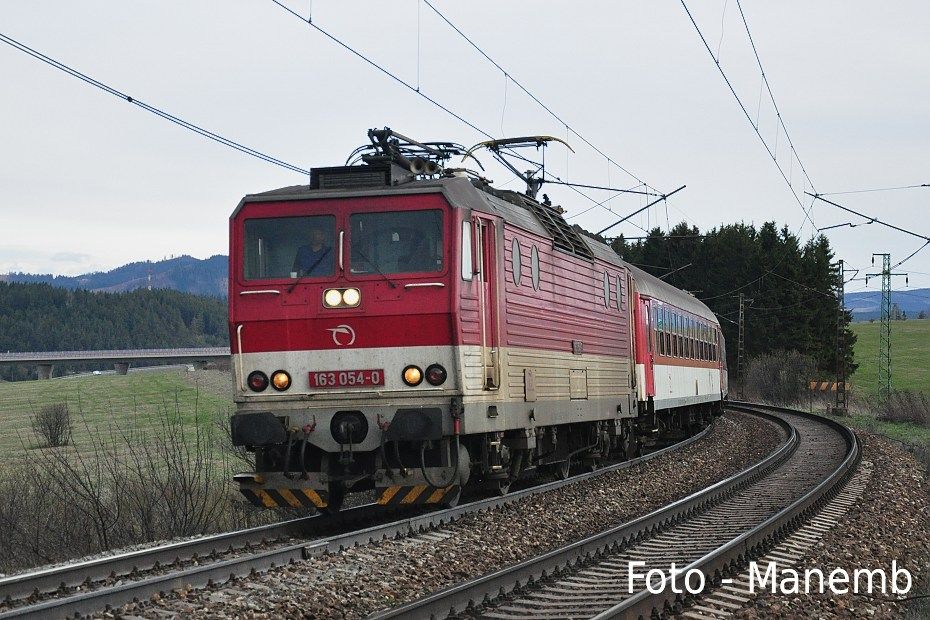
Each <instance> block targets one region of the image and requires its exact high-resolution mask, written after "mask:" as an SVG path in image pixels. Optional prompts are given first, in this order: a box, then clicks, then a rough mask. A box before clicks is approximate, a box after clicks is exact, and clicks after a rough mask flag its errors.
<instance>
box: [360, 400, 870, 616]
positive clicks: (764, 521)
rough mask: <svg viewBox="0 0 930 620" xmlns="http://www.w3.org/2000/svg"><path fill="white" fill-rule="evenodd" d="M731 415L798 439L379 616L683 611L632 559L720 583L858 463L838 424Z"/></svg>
mask: <svg viewBox="0 0 930 620" xmlns="http://www.w3.org/2000/svg"><path fill="white" fill-rule="evenodd" d="M731 409H734V410H737V411H743V412H748V413H753V414H755V415H759V416H762V417H766V418H769V419H772V420H774V421H776V422H778V423H779V424H780V425H782V426H783V428H784V429H785V430H786V432H787V433H788V436H789V439H788V441H787V442H786V443H785V444H783V445H782V446H781V447H780V448H779V449H777V450H775V451H774V452H773V453H772V454H771V455H769V456H768V457H767V458H766V459H764V460H763V461H762V462H760V463H758V464H757V465H755V466H753V467H750V468H749V469H747V470H745V471H743V472H741V473H739V474H737V475H735V476H733V477H731V478H728V479H726V480H723V481H721V482H719V483H717V484H715V485H713V486H711V487H709V488H707V489H704V490H703V491H700V492H698V493H695V494H694V495H692V496H690V497H687V498H684V499H682V500H680V501H678V502H675V503H673V504H671V505H669V506H666V507H665V508H662V509H660V510H657V511H655V512H653V513H652V514H649V515H646V516H645V517H642V518H640V519H637V520H635V521H633V522H630V523H627V524H624V525H621V526H619V527H615V528H612V529H610V530H607V531H605V532H602V533H601V534H598V535H596V536H593V537H591V538H588V539H586V540H582V541H579V542H576V543H573V544H570V545H566V546H565V547H562V548H560V549H556V550H555V551H552V552H549V553H547V554H545V555H543V556H539V557H537V558H533V559H531V560H529V561H527V562H523V563H521V564H517V565H515V566H511V567H508V568H506V569H503V570H501V571H498V572H496V573H493V574H490V575H486V576H483V577H480V578H478V579H475V580H472V581H469V582H466V583H463V584H461V585H458V586H454V587H452V588H448V589H446V590H443V591H440V592H438V593H435V594H433V595H431V596H428V597H425V598H422V599H420V600H417V601H414V602H413V603H410V604H408V605H404V606H401V607H397V608H394V609H391V610H388V611H386V612H383V613H381V614H379V615H378V616H377V617H379V618H389V617H447V616H450V615H457V614H463V613H464V614H465V615H480V616H481V617H493V618H537V619H539V618H592V617H594V618H599V619H601V618H637V617H643V618H650V617H653V616H655V615H659V616H662V615H666V614H668V613H673V612H676V611H680V610H681V609H682V607H683V605H685V604H687V603H689V602H690V601H689V599H688V595H687V594H681V593H675V592H673V591H672V590H671V587H670V584H668V585H666V586H665V587H664V588H663V587H657V586H658V584H656V582H653V583H654V585H655V586H656V587H653V588H652V590H653V592H650V591H649V590H647V588H646V583H645V580H644V579H642V578H635V577H634V578H632V581H631V576H630V569H631V566H630V562H642V564H639V565H637V566H636V573H637V574H642V573H645V572H646V571H648V570H650V569H653V568H655V569H660V570H662V571H664V573H665V574H668V573H669V571H670V568H671V565H672V563H674V564H675V566H676V568H677V569H679V570H683V571H684V570H690V571H698V572H700V573H701V575H703V577H704V579H705V582H706V583H707V584H714V583H719V582H720V581H721V579H725V578H728V577H729V576H731V575H733V574H736V573H737V572H738V571H739V568H740V567H741V566H742V565H744V564H745V563H746V562H748V561H749V560H750V559H752V558H755V557H758V556H760V555H762V554H763V553H764V552H765V550H766V549H768V548H770V547H771V546H772V545H773V544H774V543H775V542H777V541H778V540H780V539H781V538H783V537H784V536H786V535H787V534H788V533H790V532H791V531H793V530H794V529H796V528H797V527H798V526H799V525H800V524H801V523H802V522H803V521H804V520H806V519H807V518H809V516H810V515H811V513H812V512H813V511H815V510H816V509H817V507H818V506H819V505H820V504H821V503H822V502H824V501H826V500H828V499H829V498H830V497H832V496H833V494H835V493H836V492H838V491H839V489H840V488H842V485H843V483H844V482H845V480H846V479H847V478H848V476H849V475H851V473H852V472H853V471H854V470H855V467H856V465H857V464H858V460H859V446H858V442H857V440H856V436H855V434H854V433H853V432H852V431H850V430H849V429H848V428H846V427H845V426H842V425H841V424H839V423H837V422H834V421H833V420H829V419H826V418H822V417H819V416H813V415H808V414H804V413H801V412H795V411H792V410H787V409H779V408H773V407H759V406H747V404H742V403H741V404H739V405H733V406H731ZM678 585H679V586H680V585H681V582H680V581H679V584H678ZM679 589H680V588H679ZM656 591H657V592H656ZM501 593H509V594H508V595H506V596H500V595H501Z"/></svg>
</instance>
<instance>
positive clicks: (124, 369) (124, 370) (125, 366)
mask: <svg viewBox="0 0 930 620" xmlns="http://www.w3.org/2000/svg"><path fill="white" fill-rule="evenodd" d="M113 369H114V370H116V374H118V375H126V374H129V362H115V363H114V364H113Z"/></svg>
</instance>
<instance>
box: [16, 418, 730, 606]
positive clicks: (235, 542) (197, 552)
mask: <svg viewBox="0 0 930 620" xmlns="http://www.w3.org/2000/svg"><path fill="white" fill-rule="evenodd" d="M711 428H713V424H711V425H709V426H707V427H706V428H704V429H702V430H701V431H700V432H698V433H697V434H695V435H693V436H691V437H688V438H687V439H684V440H682V441H680V442H678V443H675V444H672V445H670V446H667V447H665V448H662V449H660V450H656V451H654V452H650V453H649V454H646V455H643V456H640V457H637V458H635V459H631V460H628V461H623V462H620V463H616V464H613V465H609V466H607V467H603V468H601V469H597V470H594V471H591V472H585V473H581V474H578V475H575V476H571V477H569V478H566V479H565V480H556V481H553V482H548V483H544V484H540V485H535V486H531V487H529V488H526V489H522V490H519V491H513V492H511V493H509V494H507V495H504V496H501V497H490V498H486V499H481V500H477V501H474V502H470V503H467V504H462V505H460V506H456V507H454V508H446V509H443V510H435V511H432V512H427V513H424V514H416V515H414V516H411V517H409V518H403V519H400V520H395V521H392V522H390V523H386V524H380V525H374V526H371V527H368V528H364V529H360V530H356V531H352V532H348V533H345V534H340V535H336V536H331V537H321V538H318V539H316V540H303V541H300V542H297V543H293V542H292V543H290V544H288V543H284V542H282V544H281V545H280V546H278V547H275V548H273V549H270V550H267V549H266V550H260V551H257V552H253V551H249V550H248V549H247V547H248V546H250V545H256V544H264V543H266V542H268V541H274V540H276V539H277V540H280V539H282V538H285V537H296V536H300V537H307V536H312V530H313V529H317V528H316V527H315V526H317V525H320V526H324V525H332V524H334V523H335V522H336V521H337V520H345V519H346V518H347V517H350V518H352V519H353V520H358V519H360V518H366V517H369V516H371V515H372V514H375V515H376V514H378V513H379V512H380V513H382V514H383V513H384V510H383V508H382V507H378V506H377V505H376V504H366V505H364V506H359V507H356V508H353V509H350V510H348V511H343V512H341V513H338V514H336V515H332V516H329V515H313V516H310V517H304V518H302V519H293V520H291V521H286V522H283V523H277V524H271V525H265V526H260V527H256V528H249V529H244V530H238V531H235V532H228V533H224V534H216V535H212V536H206V537H202V538H197V539H194V540H189V541H181V542H176V543H171V544H168V545H162V546H158V547H151V548H147V549H141V550H137V551H132V552H128V553H123V554H117V555H112V556H104V557H101V558H96V559H93V560H88V561H85V562H79V563H77V564H72V565H64V566H60V567H53V568H49V569H44V570H40V571H34V572H31V573H22V574H19V575H13V576H10V577H6V578H4V579H0V601H5V602H8V603H9V602H14V603H15V602H17V601H21V600H22V599H23V598H26V597H29V596H31V595H33V594H34V593H37V592H38V593H42V594H50V593H51V592H53V591H55V590H58V589H60V588H63V587H64V588H67V587H72V588H73V587H77V586H80V585H84V584H93V583H94V582H100V581H102V580H105V579H109V578H111V577H121V576H131V575H134V574H136V573H138V572H140V571H143V570H149V569H153V568H158V567H159V566H161V565H164V564H171V563H174V562H176V561H178V560H191V559H194V558H201V557H202V556H210V555H213V554H216V553H226V552H228V551H230V550H233V551H235V550H238V549H242V551H243V552H242V554H241V555H240V556H238V557H233V558H230V559H226V560H220V561H217V562H210V563H206V564H198V565H195V566H190V567H185V568H181V569H179V570H176V571H172V572H168V573H165V574H161V575H154V576H151V577H147V578H141V579H134V580H131V581H127V582H125V583H120V584H118V585H115V586H102V587H99V588H97V589H94V590H89V591H85V592H80V593H75V594H71V595H65V596H61V597H57V598H51V599H48V600H43V601H41V602H38V603H35V604H25V605H20V606H17V607H13V608H11V609H8V610H5V611H3V612H0V620H6V619H7V618H21V619H22V618H47V617H49V616H57V617H63V616H74V615H86V614H91V613H94V612H98V611H102V610H104V609H110V608H113V607H116V606H119V605H124V604H126V603H130V602H132V601H136V600H143V599H146V598H149V597H151V596H153V595H155V594H161V593H164V592H168V591H170V590H173V589H177V588H181V587H194V588H198V587H204V586H207V585H210V584H211V583H214V582H222V581H226V580H228V579H230V578H234V577H244V576H247V575H249V574H251V573H253V572H261V571H265V570H268V569H269V568H273V567H276V566H281V565H284V564H287V563H290V562H295V561H299V560H302V559H306V558H308V557H311V556H314V555H319V554H322V553H335V552H338V551H340V550H342V549H348V548H351V547H353V546H356V545H363V544H367V543H369V542H373V541H378V540H382V539H385V538H391V537H395V536H400V535H407V534H415V533H419V532H422V531H425V530H428V529H429V528H432V527H437V526H439V525H443V524H447V523H450V522H452V521H454V520H456V519H458V518H460V517H462V516H463V515H468V514H473V513H478V512H484V511H488V510H492V509H494V508H498V507H500V506H503V505H506V504H510V503H513V502H515V501H518V500H520V499H522V498H524V497H529V496H531V495H536V494H539V493H546V492H548V491H553V490H555V489H558V488H561V487H563V486H567V485H571V484H575V483H578V482H581V481H583V480H587V479H589V478H594V477H597V476H601V475H604V474H606V473H609V472H612V471H618V470H621V469H626V468H629V467H632V466H634V465H638V464H640V463H644V462H647V461H650V460H652V459H655V458H658V457H660V456H662V455H665V454H668V453H670V452H673V451H675V450H680V449H682V448H684V447H686V446H688V445H691V444H692V443H694V442H695V441H697V440H699V439H701V438H702V437H704V436H705V435H706V434H707V433H708V432H709V431H710V429H711Z"/></svg>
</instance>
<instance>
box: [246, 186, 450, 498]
mask: <svg viewBox="0 0 930 620" xmlns="http://www.w3.org/2000/svg"><path fill="white" fill-rule="evenodd" d="M455 218H456V211H455V210H453V209H451V208H450V207H449V203H448V202H447V201H446V200H445V198H444V197H443V195H442V193H441V192H440V191H438V190H434V191H421V192H418V193H400V192H398V191H396V190H395V191H391V190H390V189H389V188H386V189H385V190H384V191H371V190H369V191H367V192H358V191H354V192H352V191H339V190H326V189H316V188H307V187H301V188H290V189H285V190H278V191H276V192H270V193H268V194H263V195H255V196H249V197H247V198H246V199H244V200H243V202H242V203H241V204H240V206H239V208H238V209H237V210H236V212H235V213H234V215H233V217H232V218H231V220H230V294H229V303H230V339H231V346H232V352H233V372H234V374H235V383H236V404H237V413H236V414H235V415H234V416H233V417H232V420H231V430H232V440H233V443H234V444H235V445H237V446H244V447H245V448H246V449H248V450H249V451H252V452H254V454H255V471H253V472H248V473H244V474H239V475H237V476H236V480H237V481H238V482H239V484H240V489H241V490H242V492H243V494H244V495H245V496H246V497H247V498H248V499H249V500H251V501H252V502H253V503H255V504H256V505H259V506H265V507H276V506H280V507H287V506H290V507H301V506H314V507H316V508H318V509H326V510H338V508H339V506H340V505H341V503H342V499H343V497H344V495H345V493H346V492H347V491H349V490H365V489H376V490H378V491H379V498H380V501H382V503H399V502H406V503H421V502H427V501H428V502H437V503H438V502H444V501H446V502H448V501H449V500H450V499H451V497H452V496H453V495H455V493H456V492H457V480H458V474H457V472H458V462H457V460H458V454H457V452H455V451H453V449H452V447H451V446H452V443H451V441H450V439H449V438H450V437H452V436H453V435H454V434H455V432H456V430H457V429H456V428H455V427H456V422H455V421H456V416H457V415H458V412H457V408H458V406H457V403H460V402H461V397H460V394H461V392H460V386H459V379H458V376H459V372H458V368H457V361H456V355H455V353H454V346H453V345H454V329H453V317H452V308H453V304H452V303H451V298H452V294H453V292H452V288H453V287H454V286H455V279H454V278H452V277H450V273H452V272H453V266H452V265H450V262H451V257H452V256H455V254H454V253H453V252H452V251H451V248H452V247H454V245H455V243H456V240H455V238H454V234H455V231H456V230H457V227H456V226H455V225H454V224H455V222H454V220H455ZM458 228H460V226H459V227H458ZM444 438H445V439H444ZM415 489H418V490H419V491H418V492H416V493H414V492H413V491H414V490H415Z"/></svg>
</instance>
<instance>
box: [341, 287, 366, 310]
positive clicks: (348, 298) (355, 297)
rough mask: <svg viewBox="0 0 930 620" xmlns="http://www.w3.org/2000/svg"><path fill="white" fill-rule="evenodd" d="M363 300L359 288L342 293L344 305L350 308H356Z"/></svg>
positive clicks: (348, 289)
mask: <svg viewBox="0 0 930 620" xmlns="http://www.w3.org/2000/svg"><path fill="white" fill-rule="evenodd" d="M361 300H362V295H361V293H359V292H358V289H357V288H347V289H346V290H344V291H342V303H344V304H345V305H346V306H348V307H350V308H354V307H355V306H357V305H358V302H360V301H361Z"/></svg>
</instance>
